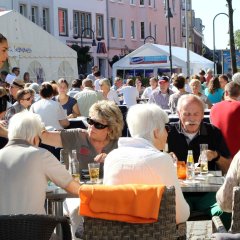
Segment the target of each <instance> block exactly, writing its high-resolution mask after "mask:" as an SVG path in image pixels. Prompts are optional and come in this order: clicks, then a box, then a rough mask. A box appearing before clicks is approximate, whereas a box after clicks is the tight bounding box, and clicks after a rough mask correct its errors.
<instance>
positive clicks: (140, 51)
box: [119, 43, 213, 64]
mask: <svg viewBox="0 0 240 240" xmlns="http://www.w3.org/2000/svg"><path fill="white" fill-rule="evenodd" d="M163 54H165V55H168V56H169V46H167V45H159V44H152V43H146V44H144V45H142V46H141V47H139V48H137V49H136V50H134V51H133V52H131V53H130V54H128V55H127V56H125V57H124V58H129V57H130V58H131V57H142V56H158V55H163ZM189 57H190V61H191V62H192V63H199V64H209V63H210V64H213V62H212V61H210V60H208V59H207V58H204V57H203V56H201V55H198V54H197V53H194V52H192V51H191V50H189ZM124 58H122V59H121V60H123V59H124ZM172 58H173V59H174V58H175V59H177V60H179V61H183V62H187V49H186V48H181V47H175V46H172ZM121 60H119V61H121Z"/></svg>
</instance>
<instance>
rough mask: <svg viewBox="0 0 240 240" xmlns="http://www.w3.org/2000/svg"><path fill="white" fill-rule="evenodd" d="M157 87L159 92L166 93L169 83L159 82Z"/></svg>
mask: <svg viewBox="0 0 240 240" xmlns="http://www.w3.org/2000/svg"><path fill="white" fill-rule="evenodd" d="M158 85H159V87H160V90H161V92H162V93H167V90H168V88H169V82H167V81H161V82H160V81H159V82H158Z"/></svg>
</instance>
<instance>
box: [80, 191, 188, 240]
mask: <svg viewBox="0 0 240 240" xmlns="http://www.w3.org/2000/svg"><path fill="white" fill-rule="evenodd" d="M143 207H144V206H143ZM175 207H176V204H175V189H174V187H169V188H168V187H166V188H165V191H164V194H163V197H162V200H161V206H160V214H159V216H158V221H157V222H155V223H147V224H133V223H126V222H118V221H108V220H103V219H96V218H90V217H83V218H84V221H83V224H82V225H81V226H79V228H78V229H77V231H76V234H75V235H76V237H78V238H81V239H99V240H100V239H104V240H117V239H118V240H123V239H129V240H131V239H138V240H143V239H146V240H148V239H151V240H153V239H161V240H165V239H166V240H167V239H168V240H169V239H177V237H178V230H177V225H176V209H175ZM181 234H184V233H181Z"/></svg>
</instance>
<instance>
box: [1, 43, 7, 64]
mask: <svg viewBox="0 0 240 240" xmlns="http://www.w3.org/2000/svg"><path fill="white" fill-rule="evenodd" d="M7 59H8V43H7V41H3V42H1V43H0V68H2V67H3V65H4V62H5V61H6V60H7Z"/></svg>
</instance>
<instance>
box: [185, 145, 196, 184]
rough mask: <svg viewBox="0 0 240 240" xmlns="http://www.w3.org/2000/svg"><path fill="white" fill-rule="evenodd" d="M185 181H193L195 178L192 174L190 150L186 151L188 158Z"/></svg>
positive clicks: (192, 165) (193, 173)
mask: <svg viewBox="0 0 240 240" xmlns="http://www.w3.org/2000/svg"><path fill="white" fill-rule="evenodd" d="M186 173H187V174H186V175H187V176H186V179H187V180H193V179H194V177H195V172H194V161H193V152H192V150H188V156H187V168H186Z"/></svg>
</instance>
